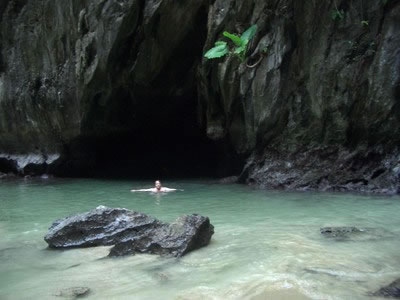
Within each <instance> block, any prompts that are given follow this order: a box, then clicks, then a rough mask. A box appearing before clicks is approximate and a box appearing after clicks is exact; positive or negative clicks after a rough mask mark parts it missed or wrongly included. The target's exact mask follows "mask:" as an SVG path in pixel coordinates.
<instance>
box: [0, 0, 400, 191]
mask: <svg viewBox="0 0 400 300" xmlns="http://www.w3.org/2000/svg"><path fill="white" fill-rule="evenodd" d="M399 21H400V2H399V1H397V0H381V1H373V0H355V1H344V0H343V1H340V0H333V1H303V2H302V1H294V0H291V1H290V0H268V1H265V0H263V1H262V0H254V1H247V0H215V1H206V0H198V1H188V0H179V1H169V0H119V1H112V0H108V1H107V0H101V1H94V0H85V1H76V0H69V1H49V0H38V1H34V2H33V1H26V0H7V1H2V3H1V4H0V22H1V27H0V28H1V31H0V51H1V55H0V152H2V153H3V157H4V158H5V159H3V160H1V159H0V167H3V170H10V169H11V170H12V169H13V166H14V165H13V162H14V161H15V159H14V158H13V157H16V156H13V157H12V156H11V155H21V154H22V155H24V154H29V153H33V154H35V155H36V156H37V155H42V156H43V159H42V161H44V162H45V164H52V168H50V169H48V171H51V172H54V173H58V174H60V175H63V174H64V175H65V174H67V175H68V174H75V175H79V174H81V175H93V174H94V173H93V172H96V171H93V170H94V169H96V168H98V167H96V166H98V165H99V164H104V161H107V160H109V157H110V156H117V157H119V158H120V161H121V162H122V163H121V164H124V163H126V162H128V161H129V162H132V161H134V163H133V164H132V165H131V166H132V167H133V168H137V169H138V170H139V169H140V170H143V169H145V168H152V169H163V170H165V173H164V174H168V171H167V170H170V169H171V168H174V165H176V164H174V163H172V164H169V163H168V162H169V161H174V162H177V161H184V163H182V165H185V164H186V165H190V166H191V167H194V168H197V167H198V168H201V167H202V163H199V164H198V165H196V163H194V162H196V161H202V159H203V162H204V161H209V167H210V168H212V167H215V166H216V165H217V166H218V168H219V169H220V170H221V169H222V170H223V171H222V172H221V173H220V174H224V175H228V174H230V173H238V172H239V173H240V172H241V175H240V181H241V182H247V183H255V184H258V185H261V186H264V187H270V188H290V189H324V190H361V191H377V192H389V193H395V192H397V190H398V187H399V184H400V156H399V152H398V149H397V145H398V142H399V140H400V132H399V121H400V120H399V118H400V107H399V104H400V52H399V51H400V50H399V49H400V47H399V46H400V36H399V35H398V32H400V30H399V29H400V28H399V27H400V22H399ZM253 24H257V26H258V31H257V33H256V36H255V37H254V38H253V39H252V41H251V45H250V47H249V51H248V58H247V59H246V61H245V62H241V61H240V60H238V59H237V58H236V57H235V56H229V57H227V58H221V59H218V60H207V59H205V58H204V57H203V53H204V52H205V51H206V50H208V49H209V48H211V47H212V46H213V45H214V42H215V41H216V40H217V39H220V38H221V36H222V32H223V31H225V30H227V31H229V32H234V33H238V34H240V33H241V32H243V30H244V29H246V28H247V27H249V26H250V25H253ZM206 137H208V139H207V138H206ZM210 140H211V141H214V142H212V143H211V142H210ZM190 145H194V146H190ZM188 147H189V148H188ZM160 153H167V154H166V156H165V157H162V158H161V159H160V161H159V162H158V163H154V165H150V166H148V165H146V164H144V165H143V162H142V161H143V156H146V155H148V154H150V156H149V157H147V159H148V160H149V161H153V159H152V158H151V157H154V156H158V155H162V154H160ZM50 154H53V156H51V157H54V155H60V159H59V160H56V163H53V161H54V159H50V160H49V157H50V156H49V155H50ZM147 159H144V160H147ZM27 164H28V163H27V162H26V161H25V163H24V164H23V165H24V166H26V165H27ZM28 165H29V164H28ZM113 165H114V163H113ZM228 166H229V168H228ZM14 168H15V167H14ZM19 170H20V172H22V173H23V172H25V171H24V170H23V167H21V163H20V164H19ZM41 170H43V169H41ZM90 170H92V171H90ZM25 173H26V172H25Z"/></svg>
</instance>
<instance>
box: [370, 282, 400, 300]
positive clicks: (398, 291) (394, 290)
mask: <svg viewBox="0 0 400 300" xmlns="http://www.w3.org/2000/svg"><path fill="white" fill-rule="evenodd" d="M371 295H372V296H376V297H388V298H400V278H399V279H397V280H395V281H393V282H392V283H391V284H389V285H387V286H384V287H382V288H381V289H379V290H378V291H376V292H374V293H371Z"/></svg>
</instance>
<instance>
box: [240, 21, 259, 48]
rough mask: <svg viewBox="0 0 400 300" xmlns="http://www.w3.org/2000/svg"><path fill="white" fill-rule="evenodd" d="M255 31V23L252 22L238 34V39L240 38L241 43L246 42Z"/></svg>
mask: <svg viewBox="0 0 400 300" xmlns="http://www.w3.org/2000/svg"><path fill="white" fill-rule="evenodd" d="M256 32H257V25H256V24H254V25H252V26H250V27H249V28H247V30H246V31H245V32H243V34H242V35H241V36H240V39H241V40H242V42H243V43H246V44H247V43H248V42H249V41H250V40H251V39H252V38H253V37H254V36H255V35H256Z"/></svg>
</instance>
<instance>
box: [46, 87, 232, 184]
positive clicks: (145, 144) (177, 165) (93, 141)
mask: <svg viewBox="0 0 400 300" xmlns="http://www.w3.org/2000/svg"><path fill="white" fill-rule="evenodd" d="M121 95H123V94H120V96H121ZM195 96H196V94H195V93H194V94H193V90H192V93H191V94H185V95H182V96H180V97H177V96H171V97H163V98H161V97H155V98H146V99H145V100H143V99H141V100H140V101H138V103H137V104H136V105H133V106H131V107H129V106H124V105H123V104H124V103H127V102H129V101H131V100H130V99H119V101H118V102H119V103H120V104H119V105H121V106H120V107H119V109H115V110H112V111H113V113H112V116H111V117H112V118H114V119H115V120H114V121H110V122H111V123H110V124H113V126H111V125H110V128H117V127H116V126H115V124H116V123H115V122H117V121H118V124H119V125H120V126H119V127H118V129H115V130H110V131H108V132H103V133H99V132H97V133H96V134H93V133H90V134H87V135H84V136H81V137H79V138H78V139H76V140H74V141H73V142H72V143H70V144H68V145H66V148H65V150H66V152H65V155H64V157H65V158H66V159H65V160H64V161H63V162H62V163H60V164H58V165H57V166H56V167H55V168H54V170H53V173H54V174H56V175H58V176H63V177H102V178H140V179H143V178H145V179H155V178H164V179H165V178H197V177H222V176H227V175H230V174H229V172H230V171H229V170H228V169H227V168H226V167H225V166H223V165H222V164H221V163H220V162H222V161H224V159H222V158H223V157H224V155H225V153H224V151H223V150H222V149H223V147H222V146H221V145H222V144H221V143H216V142H214V141H211V140H210V139H208V138H207V137H206V134H205V130H204V129H202V128H201V127H200V126H199V124H198V119H197V99H196V98H195ZM114 103H116V101H114ZM123 108H125V111H124V109H123ZM131 110H132V111H131ZM118 111H119V112H118Z"/></svg>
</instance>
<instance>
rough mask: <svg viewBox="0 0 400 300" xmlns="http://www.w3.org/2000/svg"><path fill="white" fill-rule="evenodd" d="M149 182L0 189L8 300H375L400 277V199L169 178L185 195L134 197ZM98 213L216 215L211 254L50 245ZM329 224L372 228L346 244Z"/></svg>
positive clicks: (2, 276)
mask: <svg viewBox="0 0 400 300" xmlns="http://www.w3.org/2000/svg"><path fill="white" fill-rule="evenodd" d="M152 185H153V183H152V182H150V181H142V182H139V181H136V182H132V181H111V180H110V181H107V180H75V179H74V180H65V179H49V180H40V179H33V180H21V181H13V182H9V181H1V182H0V299H60V297H59V296H57V295H59V293H60V291H61V290H63V289H66V288H70V287H82V286H83V287H89V288H90V289H91V293H90V295H89V296H88V297H87V298H88V299H378V298H374V297H369V296H368V295H367V294H368V292H369V291H374V290H376V289H378V288H379V287H381V286H383V285H386V284H388V283H390V282H391V281H393V280H394V279H397V278H400V251H399V249H400V239H399V237H400V218H399V211H400V198H399V197H377V196H365V195H364V196H361V195H348V194H326V193H287V192H271V191H263V190H254V189H252V188H250V187H247V186H241V185H220V184H216V183H214V182H212V181H207V180H203V181H169V182H164V185H165V186H168V187H176V188H181V189H184V191H183V192H174V193H168V194H163V195H156V194H151V193H131V192H130V191H129V190H130V189H131V188H144V187H150V186H152ZM98 205H106V206H110V207H124V208H128V209H131V210H137V211H140V212H144V213H147V214H149V215H152V216H154V217H156V218H158V219H160V220H162V221H165V222H171V221H173V220H174V219H176V218H177V217H178V216H180V215H183V214H191V213H199V214H202V215H206V216H209V217H210V220H211V223H212V224H213V225H214V226H215V234H214V235H213V238H212V240H211V243H210V245H209V246H208V247H205V248H202V249H200V250H197V251H194V252H192V253H190V254H188V255H186V256H185V257H183V258H180V259H173V258H161V257H158V256H153V255H134V256H128V257H123V258H114V259H103V257H105V256H106V255H107V254H108V249H109V248H108V247H98V248H89V249H76V250H65V251H58V250H56V251H54V250H48V249H47V248H46V246H47V244H46V243H45V242H44V240H43V237H44V235H45V234H46V232H47V229H48V227H49V226H50V225H51V223H52V222H53V221H54V220H56V219H58V218H61V217H65V216H68V215H71V214H74V213H80V212H85V211H87V210H90V209H93V208H95V207H96V206H98ZM323 226H357V227H362V228H368V229H369V230H368V232H367V233H365V234H360V235H357V236H355V237H354V238H351V239H348V240H334V239H329V238H326V237H324V236H322V235H321V234H320V231H319V230H320V228H321V227H323Z"/></svg>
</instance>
